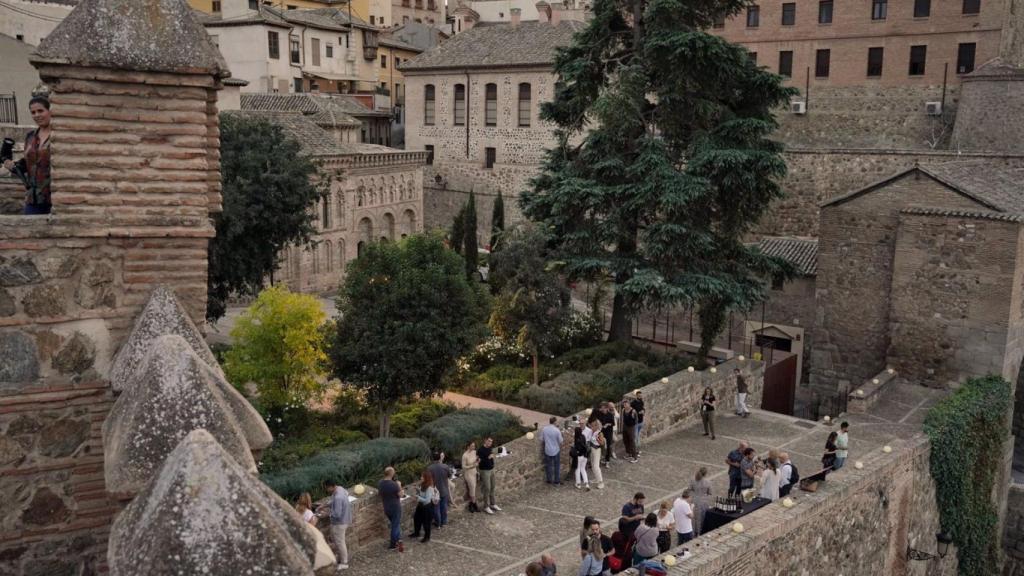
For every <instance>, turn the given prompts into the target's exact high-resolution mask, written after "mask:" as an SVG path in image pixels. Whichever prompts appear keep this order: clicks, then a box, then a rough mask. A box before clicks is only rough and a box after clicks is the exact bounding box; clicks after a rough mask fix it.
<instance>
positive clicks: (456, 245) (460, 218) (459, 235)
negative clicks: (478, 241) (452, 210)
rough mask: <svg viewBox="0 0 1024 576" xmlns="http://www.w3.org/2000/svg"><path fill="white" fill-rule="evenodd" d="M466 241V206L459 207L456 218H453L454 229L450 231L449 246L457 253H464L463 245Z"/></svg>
mask: <svg viewBox="0 0 1024 576" xmlns="http://www.w3.org/2000/svg"><path fill="white" fill-rule="evenodd" d="M465 243H466V206H465V205H463V206H462V208H461V209H459V212H458V214H456V215H455V219H454V220H452V229H451V231H449V232H448V246H449V247H450V248H451V249H452V250H455V252H456V253H458V254H462V249H463V246H464V245H465Z"/></svg>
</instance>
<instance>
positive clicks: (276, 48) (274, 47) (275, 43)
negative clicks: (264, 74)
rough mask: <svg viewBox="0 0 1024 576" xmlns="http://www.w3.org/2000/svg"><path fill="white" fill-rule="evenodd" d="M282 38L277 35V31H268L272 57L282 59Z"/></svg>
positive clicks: (268, 42)
mask: <svg viewBox="0 0 1024 576" xmlns="http://www.w3.org/2000/svg"><path fill="white" fill-rule="evenodd" d="M280 42H281V40H280V39H279V38H278V36H277V32H267V46H268V47H269V49H270V57H271V58H273V59H274V60H280V59H281V44H280Z"/></svg>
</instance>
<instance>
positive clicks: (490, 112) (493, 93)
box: [484, 84, 498, 126]
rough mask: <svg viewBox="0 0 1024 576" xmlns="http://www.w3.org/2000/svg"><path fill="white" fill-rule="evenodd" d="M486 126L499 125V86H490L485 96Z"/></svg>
mask: <svg viewBox="0 0 1024 576" xmlns="http://www.w3.org/2000/svg"><path fill="white" fill-rule="evenodd" d="M484 125H486V126H497V125H498V85H497V84H488V85H487V87H486V89H485V95H484Z"/></svg>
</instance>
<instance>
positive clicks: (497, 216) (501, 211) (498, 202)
mask: <svg viewBox="0 0 1024 576" xmlns="http://www.w3.org/2000/svg"><path fill="white" fill-rule="evenodd" d="M504 231H505V199H504V198H502V196H501V191H500V190H499V191H498V197H497V198H495V199H494V208H493V209H492V210H491V245H490V250H491V252H496V251H497V250H498V244H499V243H500V242H501V233H502V232H504Z"/></svg>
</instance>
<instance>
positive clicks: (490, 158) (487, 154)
mask: <svg viewBox="0 0 1024 576" xmlns="http://www.w3.org/2000/svg"><path fill="white" fill-rule="evenodd" d="M497 157H498V151H497V149H495V148H484V168H487V169H488V170H490V169H491V168H494V161H495V160H496V159H497Z"/></svg>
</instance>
